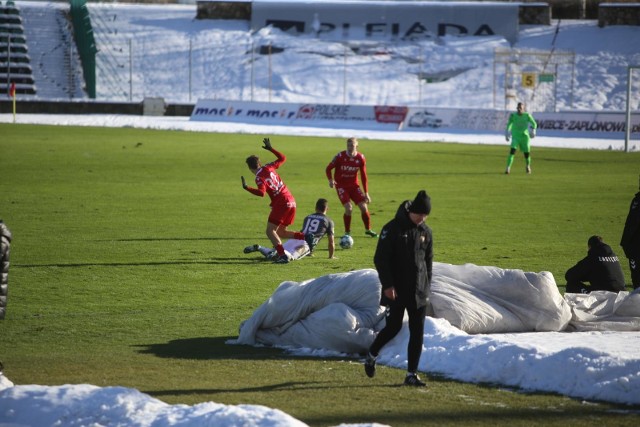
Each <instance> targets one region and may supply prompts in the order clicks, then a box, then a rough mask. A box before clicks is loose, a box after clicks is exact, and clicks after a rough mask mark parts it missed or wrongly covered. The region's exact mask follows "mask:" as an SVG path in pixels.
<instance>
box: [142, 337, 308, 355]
mask: <svg viewBox="0 0 640 427" xmlns="http://www.w3.org/2000/svg"><path fill="white" fill-rule="evenodd" d="M236 338H237V337H202V338H184V339H177V340H172V341H169V342H166V343H158V344H141V345H137V346H136V347H138V352H139V353H142V354H152V355H155V356H157V357H162V358H168V359H192V360H223V359H233V360H238V359H244V360H251V359H255V360H265V359H290V358H291V356H287V354H286V353H284V352H283V350H281V349H277V348H272V347H253V346H248V345H235V344H228V343H227V341H229V340H234V339H236ZM298 359H299V358H298Z"/></svg>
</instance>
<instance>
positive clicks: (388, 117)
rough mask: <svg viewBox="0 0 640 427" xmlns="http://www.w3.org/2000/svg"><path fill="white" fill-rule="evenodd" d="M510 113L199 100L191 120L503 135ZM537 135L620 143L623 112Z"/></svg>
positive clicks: (549, 127)
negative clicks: (603, 139)
mask: <svg viewBox="0 0 640 427" xmlns="http://www.w3.org/2000/svg"><path fill="white" fill-rule="evenodd" d="M510 113H511V111H504V110H481V109H463V108H426V107H406V106H389V105H338V104H295V103H270V102H250V101H224V100H213V99H202V100H198V102H197V103H196V105H195V107H194V109H193V112H192V113H191V117H190V120H192V121H208V122H215V121H218V122H234V123H248V124H262V125H278V126H304V127H330V128H339V129H368V130H387V131H405V132H420V131H425V132H437V131H439V130H440V131H445V132H451V131H467V132H490V133H495V132H498V133H502V132H504V130H505V126H506V123H507V118H508V117H509V114H510ZM532 115H533V117H534V119H535V120H536V122H537V123H538V135H544V136H564V137H584V138H589V137H591V138H624V136H625V132H626V124H625V123H626V115H625V113H623V112H555V113H554V112H551V113H550V112H545V113H535V112H533V113H532ZM631 124H632V127H631V138H632V139H640V113H639V112H635V113H633V114H632V115H631Z"/></svg>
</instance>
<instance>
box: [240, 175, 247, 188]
mask: <svg viewBox="0 0 640 427" xmlns="http://www.w3.org/2000/svg"><path fill="white" fill-rule="evenodd" d="M240 179H242V188H244V189H245V190H246V189H247V181H245V180H244V176H241V177H240Z"/></svg>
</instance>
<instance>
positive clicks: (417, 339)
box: [364, 190, 433, 387]
mask: <svg viewBox="0 0 640 427" xmlns="http://www.w3.org/2000/svg"><path fill="white" fill-rule="evenodd" d="M430 212H431V199H430V198H429V196H428V195H427V193H426V192H425V191H424V190H421V191H420V192H418V195H417V196H416V198H415V199H414V200H413V201H410V200H407V201H405V202H403V203H402V204H401V205H400V207H399V208H398V211H397V213H396V216H395V218H394V219H392V220H391V221H389V222H388V223H387V224H386V225H385V226H384V228H383V229H382V231H381V232H380V239H379V240H378V246H377V248H376V253H375V255H374V258H373V261H374V263H375V266H376V270H378V276H379V278H380V283H381V284H382V299H383V300H385V301H388V302H389V306H390V307H389V313H388V315H387V318H386V325H385V327H384V328H383V329H382V330H381V331H380V332H379V333H378V335H377V336H376V338H375V340H374V341H373V343H372V344H371V347H370V348H369V353H368V354H367V358H366V360H365V364H364V367H365V372H366V374H367V376H369V377H373V376H374V375H375V367H376V357H377V356H378V353H379V352H380V350H381V349H382V347H384V345H385V344H387V343H388V342H389V341H391V339H392V338H393V337H395V336H396V334H397V333H398V332H400V329H401V328H402V320H403V317H404V312H405V310H406V311H407V314H408V315H409V334H410V336H409V345H408V348H407V359H408V366H407V376H406V378H405V380H404V384H405V385H410V386H418V387H421V386H425V385H426V384H425V383H424V382H422V381H421V380H420V378H419V377H418V375H417V370H418V364H419V362H420V355H421V354H422V341H423V337H424V318H425V316H426V312H427V304H428V294H429V287H430V284H431V271H432V265H433V238H432V234H431V229H430V228H429V227H428V226H427V225H426V224H425V223H424V221H425V219H426V218H427V216H428V215H429V213H430Z"/></svg>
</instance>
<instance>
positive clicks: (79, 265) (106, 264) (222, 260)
mask: <svg viewBox="0 0 640 427" xmlns="http://www.w3.org/2000/svg"><path fill="white" fill-rule="evenodd" d="M262 260H263V258H247V259H243V258H240V257H230V258H209V259H207V260H202V261H188V260H184V261H151V262H86V263H70V264H11V268H36V267H56V268H84V267H145V266H149V267H150V266H158V265H218V264H221V265H231V264H238V265H247V264H256V263H258V262H261V261H262Z"/></svg>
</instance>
